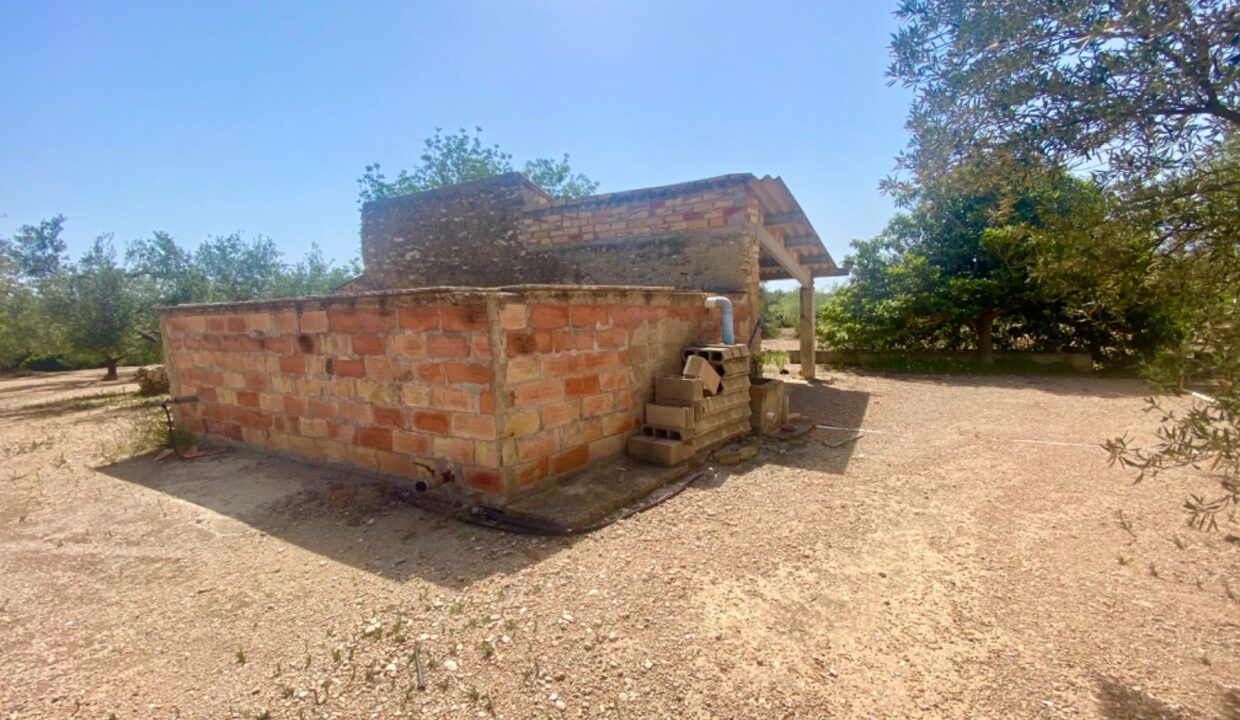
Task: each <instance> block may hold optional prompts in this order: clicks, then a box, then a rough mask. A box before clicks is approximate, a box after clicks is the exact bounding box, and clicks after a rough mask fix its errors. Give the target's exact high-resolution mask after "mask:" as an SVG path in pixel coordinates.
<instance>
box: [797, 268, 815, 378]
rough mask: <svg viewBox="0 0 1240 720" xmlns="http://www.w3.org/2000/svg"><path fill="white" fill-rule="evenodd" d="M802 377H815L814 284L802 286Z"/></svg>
mask: <svg viewBox="0 0 1240 720" xmlns="http://www.w3.org/2000/svg"><path fill="white" fill-rule="evenodd" d="M800 333H801V377H803V378H805V379H806V380H813V379H814V359H815V356H814V346H815V345H816V342H815V341H816V340H817V336H815V335H814V285H813V284H812V283H811V284H809V285H802V286H801V323H800Z"/></svg>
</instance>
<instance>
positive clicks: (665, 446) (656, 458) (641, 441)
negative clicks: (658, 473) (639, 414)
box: [628, 435, 693, 466]
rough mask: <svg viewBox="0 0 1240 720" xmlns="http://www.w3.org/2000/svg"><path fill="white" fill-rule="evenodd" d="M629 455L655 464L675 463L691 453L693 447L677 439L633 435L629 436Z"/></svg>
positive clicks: (683, 459)
mask: <svg viewBox="0 0 1240 720" xmlns="http://www.w3.org/2000/svg"><path fill="white" fill-rule="evenodd" d="M628 452H629V457H631V458H633V459H634V460H640V461H641V462H648V463H654V464H655V465H668V466H670V465H676V464H679V463H681V462H684V461H685V460H686V459H687V458H688V457H689V456H690V455H692V454H693V449H692V448H690V447H689V446H688V445H686V444H685V443H683V442H680V441H678V440H668V439H666V438H655V437H647V436H645V435H634V436H632V437H630V438H629V443H628Z"/></svg>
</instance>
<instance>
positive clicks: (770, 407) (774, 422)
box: [749, 379, 784, 435]
mask: <svg viewBox="0 0 1240 720" xmlns="http://www.w3.org/2000/svg"><path fill="white" fill-rule="evenodd" d="M749 409H750V422H751V424H752V427H753V431H754V432H756V433H761V434H763V435H767V434H769V433H773V432H775V431H776V430H778V429H779V428H780V425H782V424H783V417H784V384H783V382H782V381H780V380H773V379H766V380H763V381H762V382H759V383H757V384H753V385H750V386H749Z"/></svg>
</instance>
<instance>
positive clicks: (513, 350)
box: [497, 290, 718, 491]
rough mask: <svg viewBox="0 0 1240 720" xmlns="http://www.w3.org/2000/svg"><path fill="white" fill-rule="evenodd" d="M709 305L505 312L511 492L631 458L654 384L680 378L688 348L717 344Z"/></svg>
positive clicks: (669, 296)
mask: <svg viewBox="0 0 1240 720" xmlns="http://www.w3.org/2000/svg"><path fill="white" fill-rule="evenodd" d="M702 297H703V296H701V295H698V294H686V293H666V292H664V293H652V292H645V291H633V290H624V291H594V292H588V293H577V292H573V293H563V292H546V293H543V294H542V295H541V296H540V297H533V298H525V299H523V300H521V301H505V302H504V304H503V305H502V307H501V309H500V325H501V329H502V331H503V333H502V339H501V341H500V346H501V347H502V348H503V352H502V353H497V359H498V363H497V369H498V372H499V373H501V377H502V378H503V391H504V392H503V394H502V395H501V405H502V406H503V410H502V414H503V424H502V426H501V429H500V439H501V447H500V453H501V458H502V462H501V464H502V465H503V475H504V482H505V484H506V486H507V487H508V488H509V489H510V491H518V490H520V489H522V488H524V487H527V486H529V485H531V484H534V483H538V482H540V481H542V480H544V479H546V478H548V477H554V476H556V475H561V474H564V473H567V472H571V471H573V470H576V469H578V468H581V467H583V466H585V465H586V464H588V463H590V462H593V461H596V460H600V459H602V458H606V457H609V456H612V455H618V454H621V453H623V452H624V442H625V439H626V438H627V437H628V435H629V434H631V432H632V431H634V430H636V429H637V428H638V426H639V425H640V424H641V412H642V407H643V405H644V403H645V402H646V400H648V399H649V398H648V396H649V394H650V392H651V388H652V387H653V380H654V378H655V377H656V376H658V375H662V374H668V373H675V372H678V371H679V370H680V351H681V349H682V348H683V347H684V346H686V345H688V344H691V343H692V342H695V341H697V340H699V339H709V338H717V337H718V324H717V321H716V319H715V318H714V317H713V316H712V314H711V313H710V311H708V310H707V309H706V308H705V307H703V305H702Z"/></svg>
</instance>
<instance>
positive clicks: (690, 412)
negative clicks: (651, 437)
mask: <svg viewBox="0 0 1240 720" xmlns="http://www.w3.org/2000/svg"><path fill="white" fill-rule="evenodd" d="M693 420H694V409H693V408H691V407H683V406H680V405H659V404H657V403H646V422H647V423H649V424H651V425H660V426H662V427H669V428H679V429H684V430H692V429H693Z"/></svg>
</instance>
